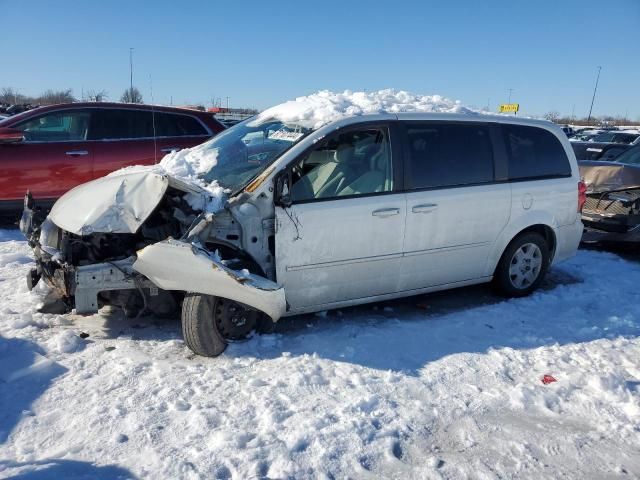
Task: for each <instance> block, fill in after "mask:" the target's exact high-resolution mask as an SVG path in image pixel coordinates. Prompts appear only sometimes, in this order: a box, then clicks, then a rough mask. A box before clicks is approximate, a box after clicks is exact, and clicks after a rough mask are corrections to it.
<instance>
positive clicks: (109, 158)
mask: <svg viewBox="0 0 640 480" xmlns="http://www.w3.org/2000/svg"><path fill="white" fill-rule="evenodd" d="M89 138H90V139H91V140H94V143H95V153H94V169H93V175H94V178H99V177H103V176H104V175H106V174H108V173H110V172H113V171H114V170H118V169H120V168H123V167H127V166H130V165H152V164H154V163H155V162H156V161H159V160H160V158H161V157H159V156H158V155H157V153H156V151H155V145H154V139H153V118H152V116H151V112H150V111H146V110H127V109H124V108H100V109H96V110H95V111H94V114H93V116H92V122H91V129H90V131H89Z"/></svg>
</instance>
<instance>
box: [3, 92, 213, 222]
mask: <svg viewBox="0 0 640 480" xmlns="http://www.w3.org/2000/svg"><path fill="white" fill-rule="evenodd" d="M224 128H225V127H224V126H223V125H222V124H221V123H220V122H218V121H217V120H215V119H214V118H213V116H212V115H211V114H210V113H206V112H199V111H195V110H187V109H180V108H173V107H160V106H152V105H138V104H122V103H72V104H64V105H53V106H47V107H41V108H36V109H34V110H29V111H27V112H24V113H21V114H19V115H15V116H12V117H10V118H8V119H5V120H3V121H2V123H1V124H0V168H1V169H2V176H0V212H4V213H13V212H19V211H21V210H22V206H23V205H22V204H23V198H24V194H25V192H26V191H27V190H30V191H31V193H32V194H33V196H34V197H35V198H38V199H39V200H40V201H39V202H38V203H39V205H43V204H44V205H45V206H47V204H48V205H49V206H50V205H51V204H53V202H54V200H55V199H57V198H59V197H60V196H61V195H62V194H63V193H65V192H66V191H67V190H70V189H71V188H73V187H75V186H76V185H79V184H81V183H85V182H87V181H89V180H93V179H95V178H99V177H102V176H104V175H106V174H107V173H110V172H112V171H114V170H117V169H119V168H122V167H125V166H128V165H145V164H147V165H148V164H153V163H157V162H159V161H160V159H161V158H162V157H163V156H164V155H166V154H167V153H169V152H171V151H174V150H180V149H182V148H186V147H193V146H195V145H198V144H200V143H202V142H204V141H205V140H207V139H209V138H211V137H212V136H214V135H216V134H217V133H218V132H220V131H222V130H224ZM43 200H44V202H43Z"/></svg>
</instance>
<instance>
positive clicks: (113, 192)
mask: <svg viewBox="0 0 640 480" xmlns="http://www.w3.org/2000/svg"><path fill="white" fill-rule="evenodd" d="M168 186H169V179H168V177H167V176H165V175H158V174H151V173H133V174H129V175H119V176H115V177H103V178H99V179H97V180H93V181H91V182H88V183H83V184H82V185H79V186H77V187H75V188H73V189H71V190H69V191H68V192H67V193H65V194H64V195H63V196H62V197H61V198H60V199H59V200H58V201H57V202H56V203H55V205H54V206H53V208H52V209H51V213H50V214H49V218H51V220H53V222H54V223H55V224H56V225H57V226H58V227H60V228H62V229H64V230H66V231H68V232H71V233H74V234H76V235H88V234H91V233H96V232H108V233H134V232H136V231H137V230H138V228H139V227H140V225H142V223H144V221H145V220H146V219H147V218H148V217H149V215H150V214H151V212H152V211H153V209H154V208H155V207H156V205H158V203H159V202H160V200H161V199H162V197H163V195H164V193H165V192H166V191H167V187H168Z"/></svg>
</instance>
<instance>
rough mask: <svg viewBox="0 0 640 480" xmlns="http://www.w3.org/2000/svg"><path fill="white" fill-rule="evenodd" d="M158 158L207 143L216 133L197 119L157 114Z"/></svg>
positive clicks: (183, 115)
mask: <svg viewBox="0 0 640 480" xmlns="http://www.w3.org/2000/svg"><path fill="white" fill-rule="evenodd" d="M154 121H155V133H156V136H157V142H156V148H157V158H159V159H162V157H163V156H164V155H166V154H167V153H171V152H173V151H176V150H182V149H183V148H189V147H194V146H196V145H199V144H201V143H202V142H205V141H207V140H208V139H209V138H211V137H212V136H213V135H214V133H213V132H211V131H210V130H209V128H208V127H206V126H205V125H204V124H203V123H202V122H201V121H200V120H199V119H198V118H197V117H195V116H192V115H188V114H182V113H169V112H155V113H154Z"/></svg>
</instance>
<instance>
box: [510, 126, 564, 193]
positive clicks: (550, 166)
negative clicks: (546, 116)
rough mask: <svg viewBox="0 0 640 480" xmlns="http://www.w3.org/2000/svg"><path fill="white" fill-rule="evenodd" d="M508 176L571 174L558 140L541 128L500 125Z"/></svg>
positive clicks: (511, 177)
mask: <svg viewBox="0 0 640 480" xmlns="http://www.w3.org/2000/svg"><path fill="white" fill-rule="evenodd" d="M502 132H503V135H504V140H505V144H506V148H507V154H508V161H509V164H508V172H509V179H510V180H525V179H536V178H552V177H570V176H571V165H570V164H569V159H568V158H567V155H566V153H565V151H564V148H563V146H562V144H561V143H560V140H558V138H557V137H556V136H555V135H554V134H552V133H551V132H549V131H548V130H544V129H542V128H537V127H528V126H523V125H502Z"/></svg>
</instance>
